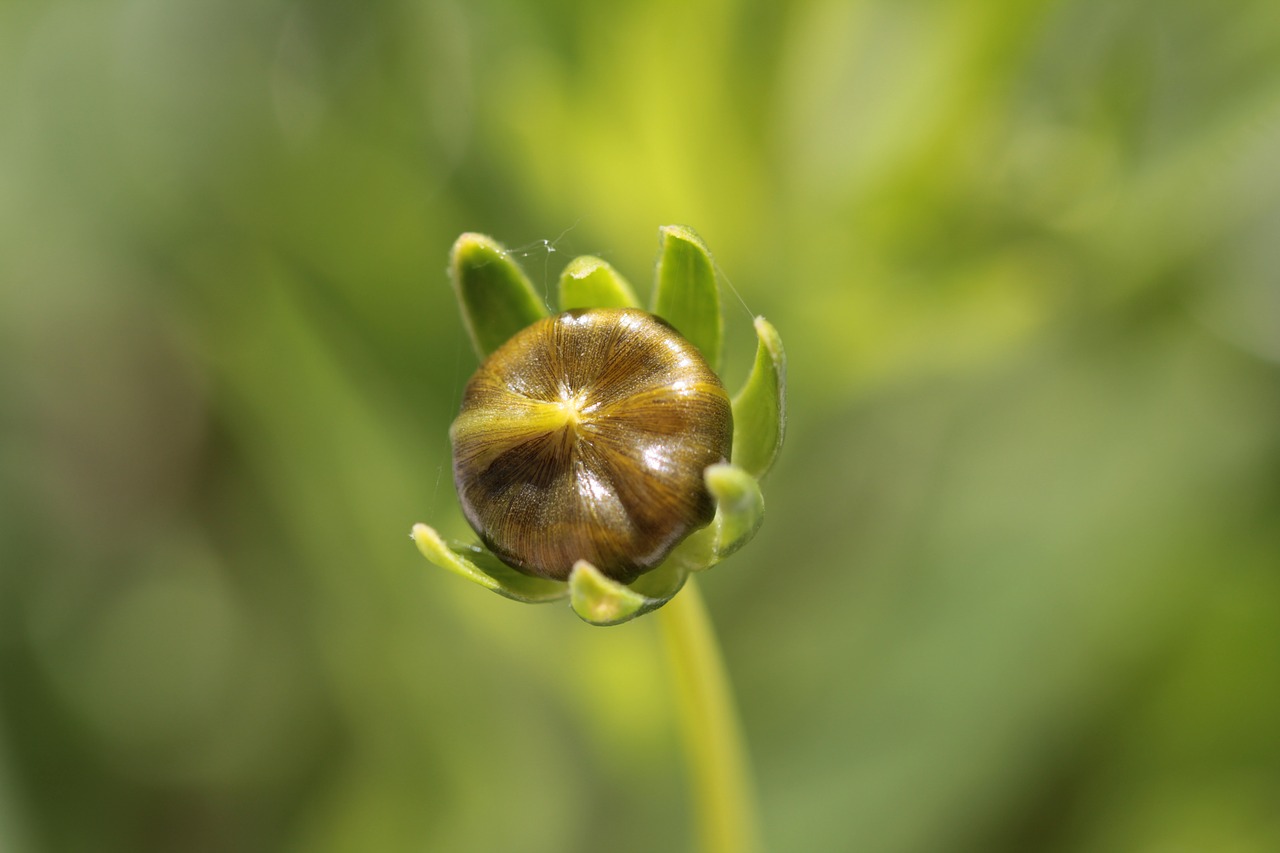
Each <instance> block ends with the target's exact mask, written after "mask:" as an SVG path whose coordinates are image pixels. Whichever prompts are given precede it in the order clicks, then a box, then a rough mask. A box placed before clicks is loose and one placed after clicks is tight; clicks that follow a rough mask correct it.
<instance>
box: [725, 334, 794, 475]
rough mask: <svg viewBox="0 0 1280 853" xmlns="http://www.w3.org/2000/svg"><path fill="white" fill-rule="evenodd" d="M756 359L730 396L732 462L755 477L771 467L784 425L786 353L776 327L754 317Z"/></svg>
mask: <svg viewBox="0 0 1280 853" xmlns="http://www.w3.org/2000/svg"><path fill="white" fill-rule="evenodd" d="M755 326H756V339H757V342H758V343H757V345H756V360H755V364H754V365H752V368H751V375H750V376H748V377H747V381H746V383H745V384H743V386H742V390H740V391H739V392H738V395H737V396H736V397H734V398H733V463H734V464H735V465H737V466H738V467H739V468H742V469H743V470H744V471H746V472H747V473H748V474H750V475H751V476H753V477H756V478H757V479H758V478H760V477H763V476H764V475H765V474H766V473H767V472H768V470H769V469H770V468H771V467H773V460H774V459H776V458H777V457H778V451H779V450H781V449H782V438H783V435H784V434H785V432H786V427H787V354H786V352H785V351H784V350H783V349H782V339H781V338H780V337H778V330H777V329H775V328H774V327H773V326H772V325H771V324H770V323H769V321H768V320H766V319H765V318H763V317H757V318H756V321H755Z"/></svg>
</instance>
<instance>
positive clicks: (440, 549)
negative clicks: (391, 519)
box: [411, 524, 569, 604]
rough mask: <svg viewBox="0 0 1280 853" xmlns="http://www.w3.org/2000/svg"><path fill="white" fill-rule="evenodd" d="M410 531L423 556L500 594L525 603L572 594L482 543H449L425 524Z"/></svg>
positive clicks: (537, 602)
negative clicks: (501, 558) (517, 566)
mask: <svg viewBox="0 0 1280 853" xmlns="http://www.w3.org/2000/svg"><path fill="white" fill-rule="evenodd" d="M411 535H412V536H413V541H414V544H416V545H417V546H418V550H419V551H421V552H422V556H424V557H426V558H427V559H428V560H430V561H431V562H433V563H435V564H436V565H437V566H439V567H440V568H442V569H448V570H449V571H451V572H453V573H454V574H456V575H461V576H462V577H464V578H466V579H467V580H469V581H472V582H473V583H478V584H480V586H482V587H484V588H485V589H489V590H492V591H494V592H496V593H497V594H498V595H502V596H505V597H507V598H512V599H515V600H516V601H523V602H525V603H526V604H539V603H542V602H546V601H557V600H559V599H561V598H564V597H565V596H566V595H568V594H569V590H568V589H567V588H566V587H565V585H564V584H563V583H559V582H558V581H551V580H546V579H545V578H535V577H531V576H530V575H525V574H521V573H520V572H517V571H516V570H515V569H513V568H511V567H510V566H507V565H504V564H503V563H502V562H501V561H499V560H498V558H497V557H494V556H493V555H492V554H490V553H489V552H488V551H486V550H485V549H484V548H481V547H480V546H479V545H459V544H456V543H454V544H450V543H446V542H445V541H444V539H442V538H441V537H440V534H439V533H437V532H436V531H435V530H434V529H433V528H431V527H428V526H427V525H425V524H415V525H414V526H413V533H412V534H411Z"/></svg>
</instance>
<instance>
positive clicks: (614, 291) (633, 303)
mask: <svg viewBox="0 0 1280 853" xmlns="http://www.w3.org/2000/svg"><path fill="white" fill-rule="evenodd" d="M639 307H640V302H639V300H637V299H636V294H635V291H633V290H632V289H631V285H630V284H627V280H626V279H625V278H623V277H622V276H621V275H619V274H618V271H617V270H615V269H614V268H613V267H611V266H609V264H608V263H606V262H605V261H602V260H600V259H599V258H596V257H592V256H591V255H583V256H582V257H580V258H574V259H573V260H572V261H570V262H569V266H567V267H565V268H564V272H562V273H561V274H560V310H561V311H572V310H573V309H575V308H639Z"/></svg>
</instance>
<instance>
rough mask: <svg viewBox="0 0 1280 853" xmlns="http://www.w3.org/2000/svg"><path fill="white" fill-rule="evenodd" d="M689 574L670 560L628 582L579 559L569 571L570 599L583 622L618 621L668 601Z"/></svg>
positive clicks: (599, 623) (615, 622) (604, 623)
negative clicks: (607, 574)
mask: <svg viewBox="0 0 1280 853" xmlns="http://www.w3.org/2000/svg"><path fill="white" fill-rule="evenodd" d="M687 577H688V573H687V572H686V571H685V570H684V569H682V568H680V567H678V566H675V565H673V564H671V563H669V562H668V563H663V564H662V565H661V566H659V567H658V568H656V569H654V570H653V571H651V572H648V573H647V574H644V575H641V576H640V578H639V579H638V580H636V581H635V582H633V583H632V584H631V585H630V586H626V585H624V584H620V583H618V582H617V581H615V580H612V579H611V578H608V577H605V575H604V574H603V573H602V572H601V571H600V570H599V569H597V568H596V567H595V566H593V565H591V564H590V563H588V562H587V561H586V560H579V561H578V562H576V563H574V564H573V570H572V571H571V572H570V573H569V603H570V605H572V607H573V612H574V613H577V614H578V616H579V617H581V618H582V620H583V621H584V622H589V623H591V624H592V625H601V626H604V625H619V624H621V623H623V622H629V621H630V620H632V619H634V618H636V617H637V616H640V615H643V614H645V613H648V612H649V611H651V610H656V609H657V608H659V607H661V606H662V605H664V604H666V603H667V602H668V601H670V600H671V597H672V596H673V595H675V594H676V593H677V592H679V591H680V587H682V586H684V582H685V578H687Z"/></svg>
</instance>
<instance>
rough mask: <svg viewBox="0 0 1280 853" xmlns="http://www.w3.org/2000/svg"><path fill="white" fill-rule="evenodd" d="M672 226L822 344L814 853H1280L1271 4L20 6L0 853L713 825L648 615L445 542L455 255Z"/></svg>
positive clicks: (452, 523)
mask: <svg viewBox="0 0 1280 853" xmlns="http://www.w3.org/2000/svg"><path fill="white" fill-rule="evenodd" d="M671 222H678V223H686V224H689V225H692V226H694V227H695V228H696V229H698V230H699V231H700V232H701V234H702V235H703V237H704V238H705V239H706V240H707V242H708V244H709V246H710V247H711V249H712V251H713V252H714V253H715V254H716V257H717V261H718V263H719V265H720V267H721V268H722V270H723V272H724V273H725V274H726V276H727V278H728V280H729V281H731V282H732V285H733V287H734V288H736V291H737V293H738V294H740V296H741V300H739V298H738V296H735V295H734V294H733V292H732V291H730V290H729V289H728V288H729V285H728V284H727V283H726V285H725V287H726V306H727V309H728V316H729V323H730V338H729V345H730V351H729V352H728V361H729V363H730V364H731V365H733V366H731V367H730V369H729V373H728V375H729V382H730V384H731V385H733V384H736V382H737V381H739V380H740V379H741V377H742V376H743V375H745V372H746V364H747V362H748V361H749V359H750V357H751V352H752V344H751V338H750V323H749V317H750V314H751V313H759V314H764V315H766V316H768V317H769V318H770V319H771V320H772V321H773V322H774V323H775V324H776V326H777V327H778V328H779V330H780V331H781V333H782V336H783V339H784V340H785V341H786V343H787V345H788V350H789V354H790V365H791V374H790V376H791V383H790V389H789V390H790V400H791V420H790V432H789V444H788V446H787V447H786V448H785V451H784V456H783V457H782V459H781V461H780V463H779V465H778V467H777V468H776V469H775V471H774V472H773V474H771V476H770V478H769V481H768V482H767V484H766V486H767V488H766V493H767V497H768V501H769V515H768V519H767V521H766V523H765V527H764V529H763V531H762V533H761V535H760V537H759V538H758V539H757V540H756V542H755V543H753V545H752V547H750V548H749V549H748V550H746V551H744V552H743V553H741V554H740V555H739V556H736V557H735V558H734V559H733V560H732V561H730V562H729V563H727V564H725V565H723V566H721V567H719V568H717V569H716V570H715V571H713V572H712V573H711V574H709V575H708V576H706V578H705V580H704V583H703V590H704V592H705V594H706V597H707V599H708V602H709V606H710V608H711V610H712V614H713V617H714V619H715V621H716V623H717V625H718V626H719V629H720V634H721V638H722V641H723V644H724V650H725V655H726V658H727V663H728V666H729V669H730V670H731V674H732V676H733V678H734V681H735V683H736V687H737V692H738V695H739V699H740V704H741V713H742V718H743V722H744V726H745V729H746V732H747V735H748V737H749V739H750V742H751V747H752V754H753V760H754V764H755V768H756V771H757V776H758V779H757V782H758V788H759V793H760V810H761V815H760V816H761V820H762V823H763V826H764V832H765V836H766V840H767V841H768V843H769V845H770V847H771V848H772V849H773V850H775V851H788V852H789V851H851V850H859V851H903V853H909V852H912V851H920V853H930V852H931V851H1030V850H1048V851H1275V850H1278V849H1280V272H1278V271H1280V239H1278V238H1280V15H1277V12H1276V6H1275V3H1274V0H1233V2H1231V3H1220V4H1219V3H1212V2H1196V0H1119V2H1117V1H1116V0H1059V2H1020V0H995V1H994V2H987V3H952V2H943V0H906V2H896V0H860V1H859V2H853V1H852V0H850V1H849V2H845V0H794V2H789V3H770V2H761V1H760V0H743V2H736V3H735V2H729V0H706V2H672V0H622V2H613V3H591V2H586V0H551V2H543V3H533V2H527V3H520V2H501V1H500V0H474V1H473V0H467V2H463V0H386V2H375V3H342V2H333V0H323V1H322V2H279V0H267V2H262V0H188V1H187V2H183V3H173V2H168V0H103V2H95V3H86V2H75V1H74V0H7V2H5V3H3V4H0V850H3V851H131V852H132V851H195V853H200V851H306V853H309V852H310V851H320V852H321V853H326V852H327V851H332V853H340V851H522V852H523V851H530V853H538V851H546V853H565V851H584V852H585V851H599V850H606V849H607V850H611V851H637V853H641V852H642V851H656V850H680V849H689V847H688V845H689V844H690V841H689V839H690V838H691V837H692V829H691V813H690V805H689V803H688V800H687V797H686V793H685V790H686V789H685V777H684V771H683V765H682V757H681V752H680V747H679V742H678V739H677V734H676V727H675V721H674V719H673V704H672V695H671V692H670V689H669V685H668V683H667V680H666V679H667V673H666V669H665V662H664V659H663V655H662V650H661V646H660V642H659V638H658V636H657V635H656V632H655V630H654V627H653V626H652V625H651V624H649V622H648V621H646V620H643V619H642V620H639V621H637V622H635V623H631V624H628V625H626V626H623V627H619V628H612V629H593V628H590V627H588V626H586V625H584V624H582V623H580V622H579V621H578V620H577V619H575V618H574V616H573V615H572V613H571V612H570V611H568V609H567V608H565V607H563V606H558V605H555V606H543V607H529V606H521V605H517V604H514V603H512V602H509V601H506V600H504V599H500V598H498V597H496V596H493V595H489V594H487V593H484V592H483V591H481V590H479V589H477V588H474V587H471V586H469V585H467V584H465V583H464V582H463V581H461V580H458V579H457V578H454V577H453V576H450V575H446V574H445V573H443V572H440V571H438V570H436V569H434V568H432V567H430V566H429V565H428V564H427V563H426V562H425V561H424V560H422V558H421V557H420V556H419V555H418V554H417V553H416V552H415V550H414V548H413V546H412V544H411V543H410V541H409V539H408V536H407V534H408V531H409V527H410V525H411V524H412V523H413V522H415V521H432V522H434V523H436V524H438V525H439V526H441V527H443V528H445V529H446V530H447V531H448V532H451V533H454V534H462V533H463V532H465V526H464V525H463V522H462V521H461V517H460V515H459V513H458V510H457V508H456V504H455V499H454V493H453V487H452V483H451V481H450V475H449V458H448V441H447V436H446V431H447V427H448V424H449V422H450V420H451V418H452V415H453V412H454V408H455V406H456V404H457V401H458V397H459V393H460V391H461V387H462V385H463V383H464V382H465V381H466V378H467V377H468V375H469V374H470V372H471V370H472V369H473V368H474V364H475V361H474V356H473V355H472V354H471V351H470V347H469V345H468V343H467V341H466V339H465V336H464V334H463V332H462V330H461V328H460V325H459V322H458V320H457V317H456V314H455V309H454V305H453V303H452V298H451V294H450V291H449V287H448V283H447V279H446V276H445V263H446V256H447V252H448V249H449V246H450V244H451V243H452V242H453V240H454V238H455V237H456V236H457V235H458V234H459V233H460V232H462V231H464V230H478V231H483V232H486V233H489V234H492V235H494V236H495V237H496V238H497V239H499V240H501V241H503V242H504V243H505V244H506V245H507V246H509V247H511V248H512V249H513V251H514V252H515V253H516V254H517V255H519V256H520V257H522V258H523V261H524V263H525V265H526V266H527V268H528V270H529V273H530V275H531V277H532V278H533V280H534V282H535V284H536V285H537V286H538V287H539V288H542V289H544V290H546V291H550V292H554V282H555V280H556V277H557V275H558V273H559V271H560V269H561V268H562V267H563V266H564V264H565V263H566V262H567V261H568V259H569V258H571V257H573V256H574V255H576V254H585V253H591V254H597V255H601V256H603V257H605V258H606V259H608V260H609V261H611V262H612V263H613V264H614V265H615V266H616V267H617V268H618V269H620V270H621V271H622V272H623V273H624V274H626V275H628V276H629V277H630V278H631V279H632V281H634V282H635V283H637V285H638V286H640V287H641V288H642V289H643V288H644V287H646V286H647V284H648V281H649V278H650V276H651V274H652V272H651V271H652V265H653V261H654V258H655V252H656V248H657V239H656V238H657V230H656V229H657V227H658V226H659V225H662V224H665V223H671ZM744 303H745V306H746V307H744Z"/></svg>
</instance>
